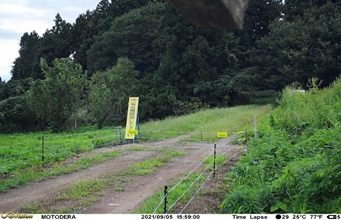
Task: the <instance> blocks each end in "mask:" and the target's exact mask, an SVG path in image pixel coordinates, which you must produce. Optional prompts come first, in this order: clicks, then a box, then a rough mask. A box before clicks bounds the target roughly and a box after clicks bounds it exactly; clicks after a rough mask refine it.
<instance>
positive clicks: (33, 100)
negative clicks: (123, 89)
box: [28, 58, 86, 131]
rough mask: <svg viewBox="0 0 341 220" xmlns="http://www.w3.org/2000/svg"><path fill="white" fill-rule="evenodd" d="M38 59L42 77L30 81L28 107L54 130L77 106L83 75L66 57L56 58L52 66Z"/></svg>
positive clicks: (82, 84)
mask: <svg viewBox="0 0 341 220" xmlns="http://www.w3.org/2000/svg"><path fill="white" fill-rule="evenodd" d="M40 63H41V64H40V66H41V68H42V71H43V73H44V76H45V79H44V80H36V81H35V82H33V83H32V87H31V89H30V90H29V91H28V97H29V103H30V107H31V109H32V111H33V112H35V113H36V114H37V116H38V117H39V118H40V119H42V120H46V121H47V122H48V124H49V126H50V127H51V128H52V130H53V131H61V130H63V129H64V128H66V123H67V120H68V119H69V118H70V116H71V115H72V114H73V113H74V112H75V111H76V109H77V107H78V103H79V102H80V97H81V94H82V92H83V88H84V87H85V84H86V80H85V75H84V73H83V71H82V67H81V66H80V65H79V64H76V63H74V62H73V61H72V60H71V59H69V58H58V59H55V60H54V61H53V64H52V66H51V67H49V66H48V64H47V61H46V60H45V59H41V62H40Z"/></svg>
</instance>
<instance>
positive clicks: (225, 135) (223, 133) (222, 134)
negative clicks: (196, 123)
mask: <svg viewBox="0 0 341 220" xmlns="http://www.w3.org/2000/svg"><path fill="white" fill-rule="evenodd" d="M217 138H227V132H218V133H217Z"/></svg>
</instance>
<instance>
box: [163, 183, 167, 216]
mask: <svg viewBox="0 0 341 220" xmlns="http://www.w3.org/2000/svg"><path fill="white" fill-rule="evenodd" d="M167 189H168V187H167V186H165V191H164V207H163V214H166V213H167V196H168V191H167Z"/></svg>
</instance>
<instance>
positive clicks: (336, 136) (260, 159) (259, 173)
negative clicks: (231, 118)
mask: <svg viewBox="0 0 341 220" xmlns="http://www.w3.org/2000/svg"><path fill="white" fill-rule="evenodd" d="M312 82H313V84H312V87H311V90H309V91H308V92H306V93H292V92H291V90H292V89H293V88H287V89H285V91H284V94H283V98H282V99H281V100H280V102H279V103H280V105H279V107H278V108H276V109H275V110H274V111H273V112H272V113H271V115H270V116H269V117H266V118H264V119H263V120H261V121H260V124H259V126H258V129H259V132H260V134H261V135H260V137H259V139H257V140H255V139H254V138H253V136H251V135H247V134H246V133H245V132H244V133H240V134H239V136H240V140H242V141H243V143H247V144H248V150H247V153H246V155H245V156H244V157H243V158H241V160H240V162H239V163H238V164H237V165H236V167H235V168H234V169H233V170H232V172H230V173H229V177H230V178H229V180H230V182H229V186H230V188H232V191H231V193H230V194H229V195H227V196H226V198H225V201H224V202H223V204H222V206H221V208H222V209H221V211H222V212H223V213H261V212H267V213H270V212H276V213H278V212H291V213H308V212H310V213H330V212H334V213H337V212H339V211H340V204H341V196H340V195H341V143H340V138H341V136H340V134H341V114H340V113H341V79H338V80H337V81H336V82H335V83H334V84H333V86H332V87H331V88H327V89H324V90H320V91H319V90H317V88H316V86H315V85H314V80H312ZM315 82H316V81H315Z"/></svg>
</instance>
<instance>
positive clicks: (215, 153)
mask: <svg viewBox="0 0 341 220" xmlns="http://www.w3.org/2000/svg"><path fill="white" fill-rule="evenodd" d="M216 158H217V144H214V162H213V178H214V177H215V165H216Z"/></svg>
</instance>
